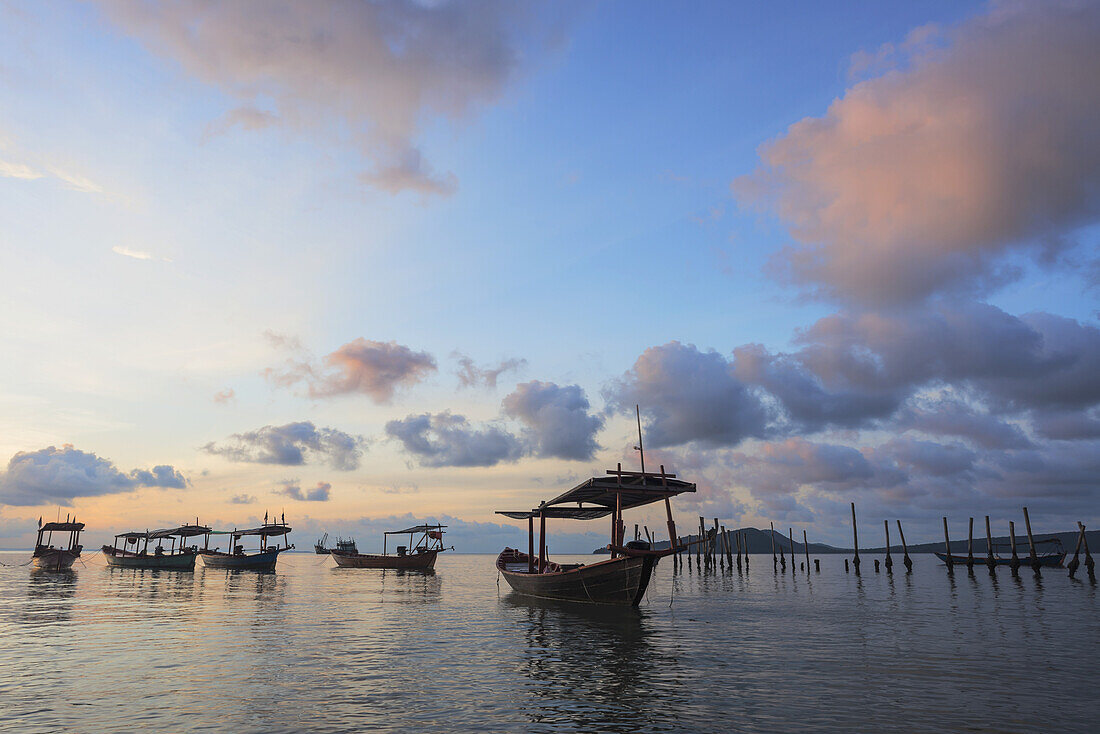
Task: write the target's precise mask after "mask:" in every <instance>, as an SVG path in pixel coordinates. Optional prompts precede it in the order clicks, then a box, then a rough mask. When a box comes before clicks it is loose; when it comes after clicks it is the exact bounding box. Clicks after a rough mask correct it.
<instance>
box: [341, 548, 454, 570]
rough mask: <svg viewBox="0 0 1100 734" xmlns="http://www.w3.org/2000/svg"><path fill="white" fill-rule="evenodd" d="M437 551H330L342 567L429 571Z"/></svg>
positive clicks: (433, 563)
mask: <svg viewBox="0 0 1100 734" xmlns="http://www.w3.org/2000/svg"><path fill="white" fill-rule="evenodd" d="M438 555H439V551H437V550H430V551H425V552H424V553H414V554H412V555H407V556H379V555H372V554H369V553H344V552H341V551H332V559H333V560H334V561H336V564H337V565H338V566H341V567H343V568H381V569H387V568H388V569H395V570H405V571H431V570H432V569H434V568H435V558H436V556H438Z"/></svg>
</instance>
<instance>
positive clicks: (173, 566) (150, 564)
mask: <svg viewBox="0 0 1100 734" xmlns="http://www.w3.org/2000/svg"><path fill="white" fill-rule="evenodd" d="M209 532H210V528H208V527H206V526H205V525H198V524H195V525H182V526H180V527H178V528H166V529H163V530H146V531H145V532H141V531H133V532H129V533H120V534H118V535H116V536H115V540H114V543H112V544H111V545H105V546H103V558H104V560H106V561H107V565H108V566H113V567H117V568H160V569H170V570H175V571H194V570H195V559H196V558H198V555H199V547H198V546H197V545H193V546H190V547H184V545H183V541H184V539H185V538H193V537H195V536H197V535H206V534H207V533H209ZM151 540H155V541H157V543H156V546H155V547H154V548H153V550H152V552H150V551H149V541H151ZM165 540H168V541H170V542H169V547H168V550H167V551H165V549H164V541H165ZM177 540H178V541H179V547H177V546H176V541H177ZM120 541H121V547H120V545H119V544H120ZM131 545H132V546H134V547H133V548H129V547H128V546H131ZM139 545H140V546H141V548H140V549H139V548H138V546H139Z"/></svg>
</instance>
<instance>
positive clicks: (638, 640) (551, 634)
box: [501, 592, 685, 732]
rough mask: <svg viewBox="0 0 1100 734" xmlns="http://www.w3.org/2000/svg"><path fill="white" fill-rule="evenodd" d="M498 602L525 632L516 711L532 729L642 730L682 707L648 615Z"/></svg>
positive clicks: (674, 666)
mask: <svg viewBox="0 0 1100 734" xmlns="http://www.w3.org/2000/svg"><path fill="white" fill-rule="evenodd" d="M501 604H502V605H504V606H505V607H506V608H512V609H514V610H515V612H518V613H519V620H520V625H521V627H524V628H525V629H524V632H523V635H524V638H525V642H526V647H525V649H524V650H523V655H524V659H523V662H522V663H521V666H520V670H521V672H522V674H523V675H524V676H525V677H526V678H527V681H528V683H527V685H526V688H525V695H524V696H523V697H522V698H521V699H520V701H521V704H520V705H521V710H522V711H523V714H524V716H526V718H527V719H528V720H529V721H530V722H531V723H532V724H539V725H542V726H546V727H549V728H550V729H553V728H554V727H555V725H563V724H566V723H569V724H570V726H571V728H572V729H573V730H575V731H607V732H637V731H646V730H648V727H649V726H651V725H653V724H655V723H657V722H662V721H665V720H666V715H665V714H666V711H667V708H668V707H676V706H679V705H680V704H681V703H682V699H683V698H684V695H685V694H684V693H682V686H681V683H682V680H683V672H684V671H683V670H682V669H681V666H680V663H679V661H678V660H677V659H676V658H674V657H672V656H669V655H666V654H663V653H662V652H661V651H660V649H659V647H658V645H657V635H656V634H655V627H654V624H653V618H652V616H651V615H650V614H649V613H648V612H646V611H643V610H638V609H627V610H624V609H622V608H617V607H610V606H604V605H592V604H585V605H581V604H574V603H569V602H559V601H551V600H543V599H531V598H530V597H526V596H522V595H519V594H516V593H514V592H513V593H510V594H507V595H506V596H504V597H503V598H502V599H501ZM658 692H659V693H658Z"/></svg>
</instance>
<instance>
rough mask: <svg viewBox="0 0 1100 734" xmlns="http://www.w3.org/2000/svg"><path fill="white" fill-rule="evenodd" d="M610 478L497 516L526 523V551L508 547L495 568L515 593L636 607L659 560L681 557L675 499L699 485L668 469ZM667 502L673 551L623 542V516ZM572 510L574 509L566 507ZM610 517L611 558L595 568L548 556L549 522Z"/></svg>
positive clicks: (615, 472) (619, 471)
mask: <svg viewBox="0 0 1100 734" xmlns="http://www.w3.org/2000/svg"><path fill="white" fill-rule="evenodd" d="M607 475H608V476H603V477H592V478H591V479H588V480H586V481H584V482H581V483H580V484H578V485H577V486H576V487H574V488H573V489H570V490H569V491H568V492H565V493H564V494H561V495H559V496H558V497H555V498H554V499H552V500H549V501H547V502H543V503H541V504H540V505H539V506H538V507H537V508H535V509H533V510H531V511H529V512H525V511H520V512H511V511H505V512H499V513H498V514H500V515H504V516H505V517H510V518H512V519H514V520H527V548H528V550H527V552H526V553H523V552H522V551H520V550H517V549H515V548H505V549H504V550H503V551H502V552H501V553H500V555H499V556H497V562H496V567H497V570H498V571H500V574H501V575H502V576H503V577H504V579H505V581H507V582H508V584H509V586H511V587H512V589H513V590H514V591H515V592H517V593H519V594H523V595H526V596H533V597H538V598H541V599H557V600H563V601H576V602H591V603H596V604H626V605H631V606H637V605H638V604H639V603H640V602H641V601H642V598H643V597H644V596H645V590H646V588H647V587H648V586H649V580H650V578H651V576H652V574H653V569H654V567H655V566H656V565H657V561H659V560H660V559H661V558H663V557H664V556H667V555H672V554H673V553H677V552H679V551H680V550H682V548H679V547H677V546H676V538H677V535H676V524H675V522H674V521H673V519H672V506H671V504H670V502H669V500H670V498H671V497H674V496H676V495H678V494H682V493H684V492H694V491H695V484H693V483H691V482H685V481H683V480H680V479H676V475H675V474H668V473H666V472H665V469H664V467H663V466H662V467H661V471H660V472H659V473H652V472H650V473H647V472H646V471H645V464H644V461H643V464H642V471H640V472H628V471H623V469H622V464H620V465H619V466H618V468H617V469H609V470H608V471H607ZM662 500H663V501H664V503H665V512H666V515H667V521H668V533H669V538H671V539H672V542H671V543H669V546H670V547H669V548H667V549H664V550H653V549H652V548H651V547H650V544H649V543H648V542H646V541H644V540H635V541H630V542H624V540H625V533H626V526H625V525H624V524H623V511H624V510H628V509H631V508H635V507H641V506H643V505H648V504H650V503H653V502H660V501H662ZM566 505H570V506H566ZM574 505H575V506H574ZM608 515H611V542H610V543H609V544H608V546H607V547H608V549H609V550H610V551H611V558H609V559H608V560H605V561H598V562H596V563H589V564H583V563H571V564H560V563H555V562H553V561H551V560H550V559H549V558H548V556H547V551H546V520H547V518H554V519H570V520H594V519H597V518H601V517H607V516H608ZM535 518H538V519H539V552H538V555H537V556H536V555H535V524H534V523H535Z"/></svg>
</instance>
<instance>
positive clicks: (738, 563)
mask: <svg viewBox="0 0 1100 734" xmlns="http://www.w3.org/2000/svg"><path fill="white" fill-rule="evenodd" d="M734 540H736V541H737V570H738V571H740V570H741V531H740V530H739V531H737V533H736V534H735V535H734Z"/></svg>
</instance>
